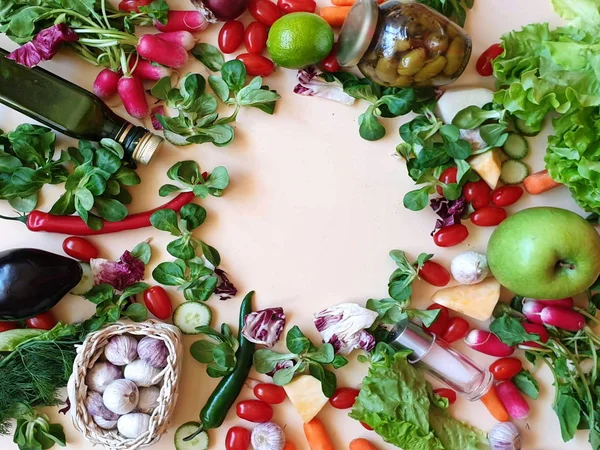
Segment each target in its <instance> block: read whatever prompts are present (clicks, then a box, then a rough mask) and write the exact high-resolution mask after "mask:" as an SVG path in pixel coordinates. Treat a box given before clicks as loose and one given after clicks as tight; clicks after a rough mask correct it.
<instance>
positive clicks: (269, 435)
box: [250, 422, 285, 450]
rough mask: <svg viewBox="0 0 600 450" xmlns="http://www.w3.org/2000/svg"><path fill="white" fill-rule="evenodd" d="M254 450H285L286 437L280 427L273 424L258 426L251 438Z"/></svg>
mask: <svg viewBox="0 0 600 450" xmlns="http://www.w3.org/2000/svg"><path fill="white" fill-rule="evenodd" d="M250 440H251V442H252V448H253V449H254V450H283V447H285V436H284V434H283V430H282V429H281V427H280V426H279V425H277V424H276V423H273V422H265V423H260V424H258V425H257V426H256V427H255V428H254V430H252V436H251V438H250Z"/></svg>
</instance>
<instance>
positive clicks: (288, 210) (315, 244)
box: [0, 0, 589, 450]
mask: <svg viewBox="0 0 600 450" xmlns="http://www.w3.org/2000/svg"><path fill="white" fill-rule="evenodd" d="M321 1H322V2H323V1H324V0H321ZM475 3H476V6H475V9H474V10H473V11H472V12H470V13H469V18H468V22H467V25H466V28H467V31H468V32H469V34H470V35H471V37H472V38H473V55H474V58H472V60H471V62H470V64H469V68H468V70H467V72H466V73H465V74H464V75H463V76H462V77H461V78H460V79H459V80H458V82H457V83H456V84H457V85H465V86H475V85H483V86H488V87H490V88H492V85H493V80H491V79H488V80H484V79H482V78H480V77H478V76H477V75H476V73H475V70H474V66H475V60H476V57H477V56H478V55H479V54H481V52H482V51H483V50H485V49H486V48H487V47H488V46H489V45H491V44H492V43H495V42H497V41H498V39H499V37H500V35H501V34H502V33H504V32H507V31H510V30H512V29H515V28H518V27H520V26H522V25H525V24H528V23H533V22H542V21H550V22H552V23H554V24H558V23H559V22H560V21H559V18H558V17H557V16H556V15H555V14H554V12H553V11H552V8H551V3H550V0H528V1H526V2H524V1H522V0H502V1H500V0H493V1H489V0H487V1H486V0H477V1H476V2H475ZM170 4H171V6H172V7H179V9H184V8H189V6H190V5H189V3H188V2H185V1H183V0H179V1H178V2H177V3H176V2H172V3H171V2H170ZM243 20H244V21H245V22H249V21H250V20H249V17H246V16H244V18H243ZM218 30H219V27H218V26H213V27H211V28H210V29H209V30H208V31H206V32H203V33H201V35H200V36H198V37H199V39H200V40H201V41H204V42H209V43H213V44H214V43H216V37H217V33H218ZM0 45H2V46H3V47H4V48H9V49H12V48H14V44H13V43H11V42H9V41H8V39H6V38H5V37H4V36H3V37H1V38H0ZM44 67H46V68H48V69H49V70H51V71H54V72H56V73H58V74H60V75H62V76H64V77H66V78H68V79H70V80H72V81H74V82H76V83H78V84H80V85H82V86H84V87H85V88H87V89H90V90H91V87H92V83H93V80H94V77H95V74H96V72H97V69H96V68H94V67H92V66H90V65H88V64H86V63H84V62H83V61H81V60H79V59H78V58H77V57H76V56H74V55H72V54H69V53H68V52H65V53H62V54H60V55H58V56H57V57H56V58H55V59H54V60H53V61H52V62H49V63H47V64H44ZM186 69H189V70H190V71H199V72H200V73H203V74H205V75H206V70H205V69H204V68H203V67H202V65H201V64H200V63H196V62H193V63H190V65H189V67H186ZM183 73H185V71H183ZM295 75H296V74H295V72H294V71H288V70H283V69H279V70H277V71H276V72H275V73H274V74H273V75H272V76H271V77H270V78H269V79H268V83H269V85H270V86H272V87H275V88H276V89H277V90H278V92H279V93H280V94H281V95H282V99H281V100H280V101H279V102H278V105H277V112H276V114H275V115H274V116H267V115H265V114H263V113H262V112H260V111H259V110H256V109H249V110H244V111H242V112H241V113H240V115H239V117H238V121H237V122H236V123H235V124H234V126H235V128H236V138H235V140H234V142H233V144H231V145H229V146H228V147H225V148H217V147H214V146H212V145H210V144H205V145H202V146H190V147H188V148H175V147H171V146H168V145H166V146H165V148H163V149H162V152H161V153H160V154H159V156H158V158H157V159H156V160H155V161H153V162H152V164H151V165H149V166H147V167H142V168H140V169H139V174H140V176H141V178H142V180H143V181H142V184H141V185H139V186H137V187H136V188H134V189H132V194H133V197H134V202H133V204H132V206H131V208H130V209H131V211H132V212H135V211H142V210H145V209H150V208H153V207H155V206H156V205H157V204H160V203H162V202H163V200H161V199H160V198H159V197H158V195H157V191H158V187H159V186H160V185H162V184H163V183H164V182H166V180H167V178H166V171H167V168H168V167H170V166H171V165H172V164H174V163H175V162H177V161H180V160H183V159H195V160H196V161H198V162H199V163H200V164H201V166H202V167H203V168H205V170H211V169H212V168H214V167H216V166H218V165H223V166H225V167H227V169H228V170H229V172H230V174H231V185H230V187H229V188H228V189H227V191H226V194H225V195H224V196H223V197H222V198H218V199H215V198H209V199H206V200H202V202H201V203H202V204H203V205H204V206H205V207H206V209H207V211H208V220H207V222H206V223H205V224H204V225H203V226H202V228H201V229H200V230H199V235H200V236H201V238H202V239H203V240H205V241H206V242H208V243H210V244H211V245H213V246H215V247H216V248H217V249H218V250H219V251H220V253H221V255H222V260H223V263H222V267H223V268H224V269H225V270H226V271H227V272H228V273H230V274H231V277H232V279H233V280H234V282H235V284H236V286H237V287H238V289H239V291H240V295H238V296H237V297H236V298H234V299H231V300H228V301H225V302H220V301H219V300H217V299H212V300H211V301H210V306H211V307H212V308H213V311H214V313H215V314H214V319H213V325H217V324H220V323H221V322H224V321H225V322H227V323H230V324H235V323H237V321H236V315H237V311H238V306H239V301H240V299H241V297H242V295H243V294H244V293H246V292H247V291H249V290H251V289H253V290H255V291H256V297H255V307H256V308H257V309H258V308H264V307H268V306H283V307H284V308H285V311H286V315H287V317H288V328H289V327H290V326H291V325H292V324H297V325H299V326H300V327H301V328H302V329H303V330H304V331H305V332H306V333H307V334H308V335H309V336H310V337H311V338H313V339H315V340H316V339H318V334H317V332H316V330H315V329H314V327H313V325H312V314H313V313H314V312H317V311H319V310H320V309H322V308H323V307H326V306H329V305H334V304H337V303H341V302H349V301H350V302H358V303H361V304H363V303H365V302H366V300H367V299H369V298H383V297H385V296H386V294H387V293H386V288H387V277H388V275H389V274H390V273H391V271H392V270H393V269H394V265H393V263H392V261H391V260H390V259H389V257H388V251H389V250H390V249H394V248H398V249H403V250H405V251H407V252H408V254H409V255H411V256H414V257H416V255H417V254H418V253H420V252H428V253H434V254H435V255H436V259H437V260H440V261H441V262H444V263H449V262H450V260H451V259H452V257H453V256H454V255H456V254H457V253H459V252H462V251H465V250H471V249H472V250H476V251H482V252H483V251H485V248H486V243H487V240H488V238H489V235H490V233H491V230H486V229H482V228H479V229H477V228H473V227H470V233H471V234H470V236H469V239H468V240H467V241H465V243H463V244H461V245H460V246H457V247H454V248H451V249H444V250H443V251H442V249H440V248H437V247H436V246H435V245H434V244H433V242H432V239H431V237H430V235H429V232H430V230H431V229H432V227H433V224H434V222H435V218H434V214H433V212H431V211H430V210H425V211H422V212H418V213H416V212H412V211H409V210H406V209H404V208H403V206H402V197H403V196H404V194H405V193H406V192H407V191H409V190H411V189H412V188H413V185H412V181H411V180H410V179H409V178H408V176H407V175H406V169H405V166H404V163H403V162H402V161H401V160H400V159H398V158H395V157H394V156H393V154H394V149H395V146H396V145H397V144H398V143H399V142H400V138H399V136H398V132H397V130H398V126H399V124H400V122H401V121H400V120H395V119H391V120H390V119H387V120H386V123H385V124H386V128H387V131H388V133H387V136H386V137H385V138H384V139H382V140H380V141H378V142H367V141H364V140H362V139H361V138H360V137H359V135H358V124H357V118H358V115H359V114H360V113H361V112H362V111H363V110H364V109H365V104H364V103H363V102H357V103H356V104H355V106H354V107H348V106H344V105H341V104H338V103H335V102H331V101H328V100H322V99H318V98H310V97H301V96H298V95H296V94H294V93H293V92H292V88H293V86H294V85H295ZM116 109H117V111H118V112H121V113H123V110H122V109H121V107H120V106H117V107H116ZM124 117H125V116H124ZM402 120H408V118H403V119H402ZM24 122H31V120H30V119H28V118H26V117H25V116H22V115H20V114H18V113H16V112H14V111H11V110H9V109H7V108H5V107H0V128H2V129H4V130H9V129H11V128H12V127H15V126H16V125H17V124H19V123H24ZM547 133H548V130H547V129H546V130H545V133H542V135H541V136H539V137H537V138H535V139H533V140H532V142H531V143H532V149H533V152H532V153H533V154H532V155H531V156H530V157H528V163H529V164H530V165H531V166H532V169H534V170H539V169H541V168H542V166H543V162H542V158H543V154H544V147H545V146H544V142H545V139H546V136H547ZM61 142H62V143H68V142H69V141H68V140H67V139H62V140H61ZM58 193H59V190H58V189H57V188H55V187H48V188H46V187H45V188H44V194H43V203H42V204H41V205H40V206H41V207H42V209H46V208H48V207H49V205H51V204H52V202H53V201H54V200H55V199H56V198H57V196H58ZM534 205H555V206H561V207H564V208H568V209H572V210H575V211H577V208H576V206H575V204H574V203H573V201H572V199H571V197H570V195H569V193H568V191H567V190H566V189H565V188H559V189H555V190H554V191H551V192H549V193H547V194H545V195H543V196H539V197H525V198H524V199H523V200H521V201H520V202H519V203H518V205H517V207H516V208H515V209H522V208H525V207H529V206H534ZM10 212H11V211H10V208H9V206H8V204H7V203H6V202H2V204H0V214H7V213H10ZM0 236H4V237H3V238H0V249H1V250H4V249H8V248H13V247H37V248H41V249H45V250H49V251H54V252H57V253H61V243H62V239H63V237H61V236H60V235H52V234H44V233H31V232H29V231H27V230H26V228H25V227H23V225H22V224H20V223H18V222H6V221H3V222H0ZM149 237H152V247H153V258H152V261H151V264H150V266H149V267H148V270H147V275H148V276H149V274H150V273H151V270H152V268H153V266H155V265H156V264H158V263H159V262H161V261H164V260H168V259H169V256H168V255H167V254H166V251H165V246H166V243H167V242H168V241H169V237H168V236H167V235H166V233H162V232H159V231H157V230H154V229H142V230H139V231H129V232H124V233H120V234H113V235H107V236H100V237H96V238H92V240H93V241H94V243H95V244H96V245H97V246H98V247H99V248H100V249H101V251H102V254H103V256H105V257H107V258H112V259H114V258H117V257H119V256H120V254H121V253H122V252H123V251H124V250H125V249H131V248H132V247H133V246H134V245H135V244H137V243H138V242H140V241H143V240H145V239H147V238H149ZM433 291H434V289H433V288H432V287H429V286H425V285H424V283H417V287H416V291H415V294H414V297H413V298H414V303H415V305H417V306H426V305H427V304H428V299H429V297H430V295H431V294H432V293H433ZM172 298H173V300H174V301H175V302H177V303H179V302H181V301H182V300H183V299H182V297H181V296H180V295H179V294H178V293H175V292H173V295H172ZM92 312H93V308H92V306H91V304H88V303H87V302H86V301H85V300H84V299H82V298H79V297H67V298H65V299H64V300H62V301H61V302H60V303H59V305H58V306H56V308H55V309H54V313H55V315H56V316H57V317H58V318H59V319H61V320H63V321H71V320H77V319H83V318H85V317H87V316H89V315H90V314H91V313H92ZM472 324H473V325H477V326H485V325H486V324H478V323H476V322H475V321H472ZM196 339H197V338H194V337H186V338H185V347H186V351H185V355H186V358H185V361H184V364H183V374H182V380H181V383H180V386H179V399H178V402H177V407H176V409H175V414H174V417H173V420H172V427H171V429H170V430H169V432H168V433H167V434H165V435H164V436H163V438H162V440H161V441H160V442H159V443H158V444H156V445H155V446H154V447H153V448H154V449H156V450H167V449H173V448H174V445H173V440H172V439H173V432H174V430H175V429H176V428H177V426H179V425H180V424H182V423H183V422H186V421H189V420H197V414H198V412H199V411H200V409H201V408H202V406H203V405H204V403H205V401H206V399H207V398H208V396H209V394H210V393H211V391H212V390H213V388H214V387H215V385H216V383H217V380H214V379H210V378H209V377H208V376H207V375H206V373H205V369H204V366H203V365H201V364H200V363H198V362H196V361H195V360H194V359H192V358H191V357H190V356H189V353H188V352H187V348H188V347H189V345H190V344H191V343H192V342H194V341H195V340H196ZM457 347H458V348H460V349H461V350H465V348H464V346H463V345H457ZM466 353H467V354H468V355H470V356H472V357H473V358H474V359H476V360H477V361H479V362H480V363H481V364H482V365H486V366H487V365H489V363H490V362H491V360H492V358H489V357H486V356H482V355H480V354H475V353H474V352H472V351H470V350H468V349H466ZM366 369H367V367H366V365H361V364H360V363H358V362H356V361H352V362H351V364H350V365H348V366H347V367H345V368H344V369H342V370H339V371H338V373H337V375H338V380H339V384H340V385H343V386H358V385H359V383H360V381H361V379H362V377H363V376H364V375H365V373H366ZM535 375H536V377H538V378H539V379H540V380H541V398H540V400H538V401H536V402H535V403H533V402H532V405H531V406H532V412H531V415H530V417H529V418H528V419H527V421H525V422H522V423H519V424H518V426H519V428H520V429H521V430H522V432H523V434H524V439H525V443H524V448H525V449H544V450H558V449H576V448H589V444H588V443H587V434H586V433H583V432H580V433H578V435H577V437H576V439H574V440H573V441H571V442H570V443H568V444H565V443H562V440H561V438H560V430H559V426H558V421H557V419H556V417H555V415H554V412H553V411H552V409H551V399H552V393H553V388H552V386H551V381H550V374H549V372H548V371H547V370H546V369H545V368H540V369H539V370H537V372H536V373H535ZM251 376H255V377H257V378H259V377H260V376H259V375H257V374H254V375H251ZM434 384H435V383H434ZM251 397H252V393H251V391H250V390H249V389H244V390H243V391H242V393H241V395H240V399H245V398H251ZM48 411H49V414H50V415H51V416H52V418H53V419H54V420H58V421H60V422H61V423H62V424H63V425H64V426H65V431H66V434H67V440H68V444H67V447H68V448H69V449H72V450H82V449H88V448H91V447H92V445H91V444H90V443H88V442H86V441H85V440H84V439H83V437H82V436H81V435H80V434H79V433H78V432H77V431H75V429H74V428H73V427H72V425H71V424H70V418H69V417H68V416H67V417H65V416H62V415H61V416H59V415H58V414H57V412H56V410H55V409H49V410H48ZM450 411H451V413H452V414H453V415H454V416H455V417H458V418H460V419H464V420H467V421H469V422H470V423H471V424H473V425H475V426H478V427H481V428H482V429H483V430H489V429H491V427H492V426H493V425H494V423H495V421H494V419H493V418H492V417H491V416H490V414H489V413H488V412H487V410H486V409H485V408H484V406H483V405H482V404H481V403H479V402H476V403H470V402H468V401H466V400H464V399H459V400H458V401H457V403H456V404H455V405H453V406H452V407H451V409H450ZM275 412H276V413H275V420H276V421H277V422H278V423H279V424H280V425H282V426H285V432H286V435H287V437H288V439H290V440H291V441H292V442H294V443H295V444H296V447H297V449H298V450H305V449H307V448H308V446H307V445H306V442H305V439H304V437H303V433H302V423H301V420H300V418H299V417H298V415H297V414H296V413H295V411H294V409H293V407H292V405H291V404H290V403H289V402H285V403H283V404H282V405H279V406H276V407H275ZM319 417H320V418H321V419H322V420H323V421H324V423H325V424H326V426H327V428H328V429H329V430H330V433H331V436H332V439H333V440H334V443H335V448H336V449H344V448H347V445H348V443H349V442H350V441H351V440H352V439H354V438H357V437H366V438H369V439H372V441H373V442H374V443H376V445H377V446H378V447H379V448H381V449H388V448H389V449H391V448H395V447H393V446H392V445H389V444H385V443H384V442H383V441H382V440H381V439H380V438H379V437H378V436H377V435H376V434H375V433H373V432H369V431H367V430H365V429H364V428H363V427H361V426H360V425H359V424H358V423H357V422H355V421H353V420H351V419H350V418H348V417H347V413H346V412H345V411H339V410H335V409H333V408H331V407H325V408H324V410H323V411H322V412H321V413H320V415H319ZM233 425H244V424H243V423H242V422H241V420H239V419H237V417H236V416H235V412H233V411H230V413H229V416H228V418H227V421H226V422H225V424H224V425H223V426H222V427H221V428H220V429H218V430H213V431H211V432H210V435H211V440H212V442H213V445H212V446H211V448H214V449H222V448H224V444H223V442H224V437H225V433H226V431H227V430H228V428H229V427H230V426H233ZM0 448H2V449H9V448H16V446H15V445H14V444H12V441H11V437H9V436H4V437H0ZM406 450H409V449H406ZM453 450H456V449H453Z"/></svg>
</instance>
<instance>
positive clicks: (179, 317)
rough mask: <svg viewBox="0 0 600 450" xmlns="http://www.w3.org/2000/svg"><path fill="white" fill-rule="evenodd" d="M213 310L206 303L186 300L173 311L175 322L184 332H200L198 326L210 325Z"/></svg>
mask: <svg viewBox="0 0 600 450" xmlns="http://www.w3.org/2000/svg"><path fill="white" fill-rule="evenodd" d="M211 319H212V312H211V311H210V308H209V307H208V306H206V305H205V304H204V303H198V302H185V303H183V304H181V305H179V306H178V307H177V309H176V310H175V312H174V313H173V323H174V324H175V325H176V326H177V327H178V328H179V329H180V330H181V332H182V333H183V334H198V332H197V331H196V327H201V326H206V325H210V320H211Z"/></svg>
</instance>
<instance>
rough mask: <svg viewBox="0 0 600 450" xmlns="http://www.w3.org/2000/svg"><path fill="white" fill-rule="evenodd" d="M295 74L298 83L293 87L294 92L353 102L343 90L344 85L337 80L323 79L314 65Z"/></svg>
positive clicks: (348, 102) (344, 102) (342, 101)
mask: <svg viewBox="0 0 600 450" xmlns="http://www.w3.org/2000/svg"><path fill="white" fill-rule="evenodd" d="M297 76H298V84H297V85H296V87H295V88H294V93H296V94H300V95H305V96H308V97H313V96H314V97H321V98H326V99H328V100H334V101H336V102H340V103H343V104H344V105H353V104H354V100H355V99H354V97H351V96H349V95H348V94H346V93H345V92H344V87H343V86H342V84H341V83H340V82H339V81H332V82H328V81H325V79H324V78H323V77H322V76H321V75H320V74H318V73H317V71H316V69H315V68H314V67H308V68H306V69H301V70H299V71H298V75H297Z"/></svg>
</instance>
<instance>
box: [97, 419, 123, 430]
mask: <svg viewBox="0 0 600 450" xmlns="http://www.w3.org/2000/svg"><path fill="white" fill-rule="evenodd" d="M118 418H119V416H117V420H118ZM92 419H93V420H94V423H95V424H96V425H98V426H99V427H100V428H102V429H103V430H114V429H115V428H117V420H106V419H103V418H102V417H100V416H92Z"/></svg>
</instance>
